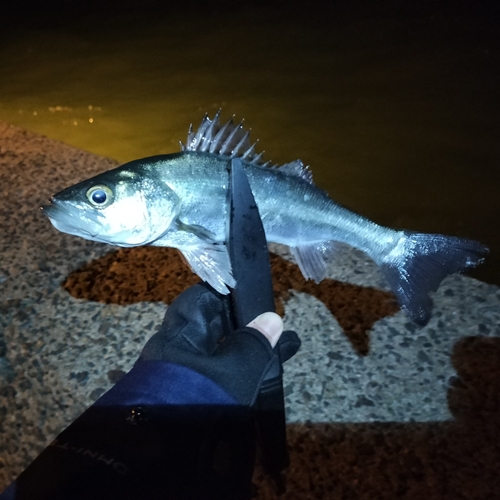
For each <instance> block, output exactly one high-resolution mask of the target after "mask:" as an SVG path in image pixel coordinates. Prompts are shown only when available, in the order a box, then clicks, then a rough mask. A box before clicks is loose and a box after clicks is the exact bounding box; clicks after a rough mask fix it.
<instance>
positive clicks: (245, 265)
mask: <svg viewBox="0 0 500 500" xmlns="http://www.w3.org/2000/svg"><path fill="white" fill-rule="evenodd" d="M229 179H230V182H229V210H228V219H229V220H228V224H227V227H228V235H227V244H228V251H229V257H230V260H231V266H232V270H233V277H234V278H235V280H236V285H235V287H234V289H233V290H232V291H231V305H232V315H233V323H234V327H235V328H244V327H245V326H246V325H247V324H248V323H250V321H252V320H253V319H255V318H256V317H257V316H259V314H262V313H264V312H268V311H272V312H274V311H275V307H274V294H273V286H272V278H271V265H270V262H269V250H268V248H267V240H266V236H265V232H264V227H263V225H262V220H261V218H260V215H259V210H258V208H257V205H256V203H255V199H254V197H253V194H252V190H251V188H250V184H249V181H248V178H247V176H246V174H245V171H244V169H243V165H242V162H241V160H240V159H237V158H234V159H232V160H231V164H230V175H229ZM273 351H274V355H273V358H272V361H271V367H270V370H269V371H268V373H267V374H266V376H265V378H264V381H263V384H262V387H261V389H260V392H259V395H258V397H257V400H256V403H255V420H256V426H257V435H258V443H259V448H260V457H261V462H262V466H263V469H264V472H265V473H266V474H269V475H270V476H271V477H272V478H273V479H274V481H275V484H276V487H277V490H278V493H282V492H284V490H285V482H284V477H283V474H282V473H283V471H284V470H285V469H286V467H288V465H289V456H288V448H287V441H286V419H285V399H284V393H283V367H282V364H281V360H280V351H279V344H277V345H276V346H275V347H274V349H273Z"/></svg>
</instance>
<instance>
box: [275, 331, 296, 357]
mask: <svg viewBox="0 0 500 500" xmlns="http://www.w3.org/2000/svg"><path fill="white" fill-rule="evenodd" d="M278 345H279V349H280V357H281V362H282V363H284V362H285V361H288V360H289V359H290V358H291V357H292V356H295V354H297V351H298V350H299V349H300V345H301V342H300V339H299V336H298V335H297V334H296V333H295V332H294V331H292V330H286V331H284V332H283V333H282V334H281V337H280V339H279V340H278Z"/></svg>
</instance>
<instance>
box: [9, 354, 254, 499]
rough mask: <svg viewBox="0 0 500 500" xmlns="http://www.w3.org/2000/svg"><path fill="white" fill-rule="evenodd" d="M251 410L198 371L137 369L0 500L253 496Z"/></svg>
mask: <svg viewBox="0 0 500 500" xmlns="http://www.w3.org/2000/svg"><path fill="white" fill-rule="evenodd" d="M254 447H255V446H254V435H253V425H252V420H251V415H250V410H249V408H248V407H243V406H240V405H238V404H237V403H236V402H235V400H234V399H233V398H232V397H231V396H230V395H228V394H227V393H226V392H225V391H224V390H223V389H222V388H221V387H220V386H218V385H217V384H216V383H215V382H213V381H212V380H210V379H208V378H206V377H204V376H203V375H200V374H199V373H197V372H195V371H193V370H191V369H189V368H186V367H183V366H180V365H176V364H172V363H167V362H164V361H144V362H139V363H137V364H136V365H135V367H134V368H133V369H132V370H131V371H130V372H129V373H128V374H126V375H125V376H124V377H123V378H122V379H121V380H120V381H119V382H118V383H117V384H116V385H115V386H114V387H113V388H112V389H111V390H110V391H108V392H107V393H106V394H104V395H103V396H102V397H101V398H100V399H99V400H98V401H97V402H96V403H95V404H94V405H92V406H91V407H90V408H89V409H88V410H87V411H85V412H84V413H83V414H82V415H81V416H80V417H79V418H78V419H77V420H76V421H75V422H74V423H73V424H71V425H70V426H69V427H68V428H67V429H66V430H64V431H63V432H62V433H61V434H60V435H59V436H57V438H56V439H55V440H54V441H53V442H52V443H50V445H49V446H48V447H47V448H46V449H45V450H44V451H43V452H42V453H41V454H40V455H39V456H38V457H37V458H36V459H35V461H34V462H33V463H32V464H31V465H30V466H29V467H28V468H27V469H26V470H25V471H24V472H23V473H22V474H21V475H20V476H19V477H18V479H17V480H16V481H15V482H14V483H13V484H12V485H11V486H10V487H9V488H8V489H7V490H6V491H5V492H4V493H3V494H2V495H0V500H11V499H16V500H25V499H29V500H69V499H71V500H110V499H115V498H120V499H122V500H128V499H134V500H137V499H138V498H141V499H145V500H146V499H151V500H155V499H160V498H161V499H162V500H165V499H199V498H204V499H211V498H214V499H215V498H220V499H225V498H238V499H245V498H250V485H251V483H250V480H251V474H252V470H253V462H254Z"/></svg>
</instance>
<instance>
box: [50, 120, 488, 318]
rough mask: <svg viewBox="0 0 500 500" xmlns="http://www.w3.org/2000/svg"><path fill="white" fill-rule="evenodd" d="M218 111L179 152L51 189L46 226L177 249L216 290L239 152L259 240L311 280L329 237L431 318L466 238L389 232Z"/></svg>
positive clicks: (223, 283)
mask: <svg viewBox="0 0 500 500" xmlns="http://www.w3.org/2000/svg"><path fill="white" fill-rule="evenodd" d="M219 113H220V112H218V113H217V114H216V115H215V117H214V118H213V119H210V118H209V117H208V116H207V115H206V116H205V117H204V118H203V120H202V122H201V125H200V127H199V128H198V129H197V130H196V131H193V129H192V127H190V129H189V132H188V138H187V142H186V144H185V145H184V144H182V143H181V149H182V151H181V152H180V153H174V154H169V155H162V156H153V157H149V158H143V159H140V160H135V161H132V162H130V163H127V164H125V165H122V166H120V167H118V168H115V169H113V170H110V171H108V172H104V173H102V174H100V175H97V176H95V177H93V178H91V179H88V180H86V181H83V182H80V183H78V184H76V185H74V186H71V187H68V188H67V189H64V190H63V191H61V192H59V193H57V194H56V195H54V196H53V197H52V198H51V200H50V201H51V204H50V205H47V206H43V207H42V211H43V213H44V214H45V215H47V216H48V217H49V219H50V221H51V223H52V224H53V225H54V227H55V228H56V229H58V230H60V231H62V232H65V233H69V234H74V235H77V236H81V237H83V238H86V239H89V240H94V241H100V242H104V243H109V244H112V245H117V246H123V247H133V246H139V245H156V246H168V247H174V248H177V249H179V250H180V252H181V253H182V255H183V256H184V257H185V259H186V260H187V262H188V263H189V264H190V266H191V268H192V269H193V271H194V272H195V273H197V274H198V275H199V276H200V277H201V278H202V279H203V280H205V281H207V282H208V283H210V284H211V285H212V286H213V287H214V288H215V289H216V290H218V291H219V292H221V293H224V294H225V293H228V287H234V285H235V282H234V279H233V277H232V275H231V264H230V261H229V257H228V253H227V249H226V245H225V241H226V219H227V217H226V213H227V199H228V181H229V175H228V172H229V171H228V168H229V161H228V160H230V159H231V158H241V160H242V164H243V167H244V169H245V172H246V174H247V176H248V179H249V182H250V186H251V188H252V191H253V194H254V197H255V200H256V203H257V205H258V208H259V212H260V215H261V218H262V222H263V225H264V229H265V233H266V237H267V240H268V241H270V242H275V243H281V244H284V245H287V246H288V247H290V249H291V253H292V255H293V256H294V258H295V260H296V262H297V264H298V265H299V267H300V270H301V271H302V274H303V275H304V277H305V278H307V279H313V280H315V281H316V282H318V283H319V282H320V281H321V280H322V279H323V278H324V277H325V274H326V264H325V257H326V256H327V254H328V253H329V252H331V251H332V247H333V245H334V243H335V242H343V243H347V244H349V245H351V246H353V247H356V248H358V249H360V250H362V251H363V252H365V253H366V254H368V255H369V256H370V257H371V258H372V259H373V260H374V261H375V262H376V263H377V264H378V265H379V266H380V268H381V269H382V272H383V274H384V275H385V277H386V279H387V281H388V282H389V284H390V286H391V288H392V290H393V292H394V293H395V294H396V296H397V298H398V300H399V302H400V305H401V307H402V308H403V309H404V310H406V312H407V313H408V315H409V316H410V317H411V319H412V320H413V321H415V322H416V323H419V324H425V323H427V321H428V320H429V318H430V312H431V308H432V301H431V299H430V297H429V292H430V291H433V290H436V289H437V287H438V286H439V284H440V283H441V281H442V280H443V279H444V278H445V277H446V276H447V275H448V274H452V273H457V272H461V271H463V270H464V269H466V268H469V267H473V266H476V265H477V264H479V263H480V262H482V260H483V258H484V256H485V255H486V253H487V252H488V249H487V248H486V247H485V246H484V245H482V244H480V243H478V242H476V241H472V240H468V239H462V238H455V237H448V236H442V235H436V234H422V233H414V232H409V231H396V230H393V229H389V228H386V227H383V226H379V225H378V224H375V223H374V222H372V221H370V220H368V219H366V218H364V217H362V216H360V215H358V214H356V213H354V212H351V211H350V210H348V209H346V208H344V207H342V206H340V205H339V204H337V203H335V202H334V201H332V200H331V199H330V198H329V197H328V195H327V194H326V193H325V192H324V191H322V190H321V189H319V188H317V187H316V186H315V185H314V184H313V181H312V175H311V172H310V171H309V170H308V168H307V167H305V166H304V165H303V164H302V162H301V161H300V160H297V161H294V162H292V163H288V164H286V165H283V166H280V167H277V166H271V165H269V163H263V161H262V153H261V154H257V153H256V152H255V145H256V143H254V144H252V145H251V144H250V142H249V133H248V132H246V131H245V130H244V128H243V126H242V123H240V124H235V123H234V122H233V120H232V119H231V120H230V121H229V122H227V123H225V124H224V125H221V124H220V123H219Z"/></svg>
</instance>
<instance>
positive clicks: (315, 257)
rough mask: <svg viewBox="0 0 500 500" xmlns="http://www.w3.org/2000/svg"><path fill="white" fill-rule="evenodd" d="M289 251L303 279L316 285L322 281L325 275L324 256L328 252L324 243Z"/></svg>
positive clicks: (293, 248) (291, 248)
mask: <svg viewBox="0 0 500 500" xmlns="http://www.w3.org/2000/svg"><path fill="white" fill-rule="evenodd" d="M290 251H291V253H292V255H293V258H294V259H295V262H297V265H298V266H299V268H300V271H301V272H302V275H303V276H304V278H306V279H312V280H314V281H315V282H316V283H319V282H320V281H321V280H323V279H324V277H325V275H326V262H325V258H324V256H325V253H326V252H327V251H328V248H327V245H326V244H325V243H319V244H316V245H301V246H298V247H290Z"/></svg>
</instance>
